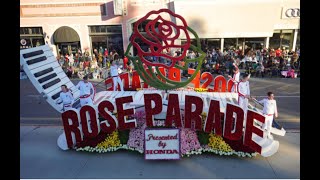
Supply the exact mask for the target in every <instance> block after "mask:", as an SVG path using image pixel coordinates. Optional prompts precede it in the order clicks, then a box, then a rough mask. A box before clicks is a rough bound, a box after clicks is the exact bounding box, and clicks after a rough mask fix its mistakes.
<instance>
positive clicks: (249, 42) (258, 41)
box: [245, 38, 265, 50]
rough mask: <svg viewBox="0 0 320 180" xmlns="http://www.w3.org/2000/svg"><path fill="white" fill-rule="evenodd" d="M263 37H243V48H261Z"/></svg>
mask: <svg viewBox="0 0 320 180" xmlns="http://www.w3.org/2000/svg"><path fill="white" fill-rule="evenodd" d="M264 40H265V38H245V49H247V48H250V49H253V50H256V49H262V48H263V47H264V46H263V45H264Z"/></svg>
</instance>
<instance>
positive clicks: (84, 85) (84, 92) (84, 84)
mask: <svg viewBox="0 0 320 180" xmlns="http://www.w3.org/2000/svg"><path fill="white" fill-rule="evenodd" d="M76 88H77V89H79V90H80V104H81V107H82V106H84V105H91V106H93V98H94V95H95V89H94V87H93V85H92V84H91V83H90V82H89V81H88V75H86V76H84V77H83V81H80V82H79V83H78V84H77V85H76Z"/></svg>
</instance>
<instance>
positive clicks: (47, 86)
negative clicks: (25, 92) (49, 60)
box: [42, 78, 61, 89]
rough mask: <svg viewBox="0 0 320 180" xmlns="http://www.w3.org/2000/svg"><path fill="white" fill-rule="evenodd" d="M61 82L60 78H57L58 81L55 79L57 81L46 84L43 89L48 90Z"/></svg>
mask: <svg viewBox="0 0 320 180" xmlns="http://www.w3.org/2000/svg"><path fill="white" fill-rule="evenodd" d="M60 81H61V80H60V79H59V78H57V79H55V80H53V81H50V82H48V83H47V84H44V85H43V86H42V88H43V89H48V88H49V87H51V86H53V85H55V84H57V83H59V82H60Z"/></svg>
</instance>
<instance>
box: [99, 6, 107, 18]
mask: <svg viewBox="0 0 320 180" xmlns="http://www.w3.org/2000/svg"><path fill="white" fill-rule="evenodd" d="M100 10H101V16H108V11H107V3H104V4H101V5H100Z"/></svg>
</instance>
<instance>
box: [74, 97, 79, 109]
mask: <svg viewBox="0 0 320 180" xmlns="http://www.w3.org/2000/svg"><path fill="white" fill-rule="evenodd" d="M72 107H73V108H76V109H77V108H78V107H80V98H79V99H76V100H75V101H74V103H73V104H72Z"/></svg>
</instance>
